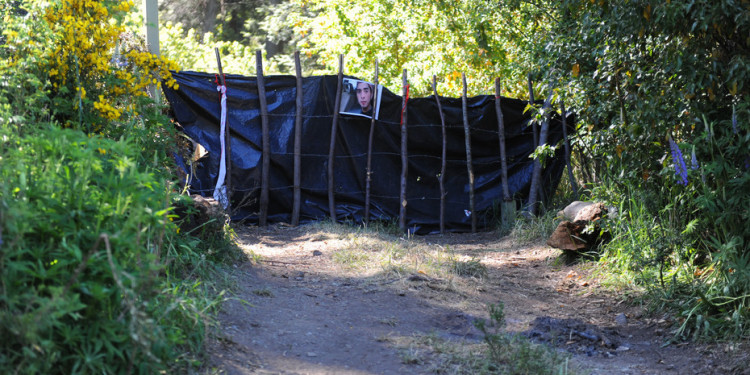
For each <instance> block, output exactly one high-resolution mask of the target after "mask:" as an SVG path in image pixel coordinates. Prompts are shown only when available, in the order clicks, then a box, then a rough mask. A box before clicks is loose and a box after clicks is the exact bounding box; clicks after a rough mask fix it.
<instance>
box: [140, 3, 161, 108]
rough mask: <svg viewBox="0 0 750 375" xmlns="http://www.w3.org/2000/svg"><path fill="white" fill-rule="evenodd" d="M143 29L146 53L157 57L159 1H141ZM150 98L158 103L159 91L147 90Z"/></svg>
mask: <svg viewBox="0 0 750 375" xmlns="http://www.w3.org/2000/svg"><path fill="white" fill-rule="evenodd" d="M143 12H144V28H145V29H146V46H147V47H148V51H149V52H151V53H152V54H153V55H155V56H159V0H143ZM148 91H149V92H150V93H151V97H152V98H154V100H155V101H156V102H160V101H161V98H160V96H159V90H158V89H157V87H156V86H155V85H151V86H149V88H148Z"/></svg>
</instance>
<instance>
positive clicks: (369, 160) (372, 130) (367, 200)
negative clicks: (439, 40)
mask: <svg viewBox="0 0 750 375" xmlns="http://www.w3.org/2000/svg"><path fill="white" fill-rule="evenodd" d="M372 104H373V105H374V106H375V107H377V104H378V59H375V91H374V92H373V93H372ZM375 115H376V111H375V108H373V110H372V119H371V121H370V136H369V138H368V139H367V178H366V180H365V227H366V226H367V225H368V224H369V223H370V182H371V181H372V139H373V138H374V137H375Z"/></svg>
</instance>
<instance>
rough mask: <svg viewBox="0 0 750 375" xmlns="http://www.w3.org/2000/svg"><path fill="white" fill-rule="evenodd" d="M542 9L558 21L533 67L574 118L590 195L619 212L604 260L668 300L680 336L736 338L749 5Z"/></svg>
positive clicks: (748, 190)
mask: <svg viewBox="0 0 750 375" xmlns="http://www.w3.org/2000/svg"><path fill="white" fill-rule="evenodd" d="M541 9H544V8H540V11H541ZM545 12H554V14H557V15H558V16H557V19H558V22H557V23H556V24H555V26H554V28H553V29H552V31H551V35H553V36H554V37H552V38H550V39H549V40H547V41H545V44H544V45H539V46H538V48H537V49H536V50H535V55H536V56H535V58H536V61H537V64H538V69H539V70H540V71H542V72H543V73H544V74H545V76H546V77H547V80H548V81H549V82H553V85H554V86H553V87H554V88H556V89H559V92H560V95H561V96H565V97H566V99H567V100H568V101H569V102H570V104H571V105H572V106H574V108H575V110H576V111H577V112H578V113H579V114H580V115H581V116H582V118H583V120H584V122H582V123H581V125H582V126H581V127H580V129H579V134H578V142H577V143H578V145H579V146H580V150H581V154H580V158H579V159H580V160H581V161H582V162H585V163H588V168H584V169H583V170H584V171H585V172H587V173H585V174H584V176H585V177H586V179H587V181H588V182H590V183H593V184H592V185H591V186H593V187H594V195H595V196H596V197H598V198H603V199H607V200H608V201H609V202H610V203H612V204H614V205H617V206H619V208H620V209H621V211H622V213H623V215H622V216H621V217H620V218H619V219H618V220H616V221H615V222H613V228H612V229H613V230H614V231H615V233H616V236H615V240H614V242H613V243H612V244H611V245H610V246H609V247H608V248H607V255H608V257H606V258H605V259H606V261H608V262H612V263H613V264H615V265H616V267H617V268H618V269H619V270H620V271H623V272H632V273H633V275H634V277H635V278H636V280H638V281H639V282H640V283H644V284H646V285H650V286H655V287H658V288H660V289H661V293H664V294H666V297H667V299H673V297H674V296H675V295H676V296H679V298H678V299H677V300H678V301H679V302H678V308H679V309H680V310H681V311H682V317H681V318H680V320H679V321H680V322H682V325H681V327H680V328H681V329H680V331H679V333H681V334H683V335H685V334H688V333H692V334H694V335H698V334H715V333H716V332H717V330H718V331H723V332H732V333H733V334H736V335H740V336H745V335H747V334H748V330H747V320H748V318H750V311H749V310H748V302H750V301H749V300H748V292H750V227H748V225H747V222H748V220H749V219H750V125H749V124H750V86H748V85H747V82H749V80H748V78H750V38H748V35H750V2H748V1H666V2H663V1H647V0H640V1H621V2H594V1H581V0H571V1H562V2H559V3H554V4H550V5H549V8H548V9H546V10H545Z"/></svg>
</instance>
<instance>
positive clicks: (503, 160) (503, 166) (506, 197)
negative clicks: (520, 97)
mask: <svg viewBox="0 0 750 375" xmlns="http://www.w3.org/2000/svg"><path fill="white" fill-rule="evenodd" d="M495 113H496V114H497V132H498V140H499V143H500V182H501V184H502V188H503V205H502V206H501V208H500V210H501V211H500V226H501V227H502V228H503V230H505V229H507V228H510V223H511V221H512V220H513V219H514V218H515V217H516V203H515V202H514V201H513V199H512V198H511V197H510V192H509V191H508V159H507V156H506V153H505V118H504V116H503V110H502V106H501V105H500V78H495Z"/></svg>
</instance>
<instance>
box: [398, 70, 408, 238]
mask: <svg viewBox="0 0 750 375" xmlns="http://www.w3.org/2000/svg"><path fill="white" fill-rule="evenodd" d="M408 100H409V81H408V79H407V73H406V69H404V82H403V105H402V106H401V194H400V196H399V213H398V227H399V228H401V230H406V177H407V176H408V173H409V159H408V155H407V148H406V141H407V132H406V124H407V118H406V115H407V108H406V104H407V102H408Z"/></svg>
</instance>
